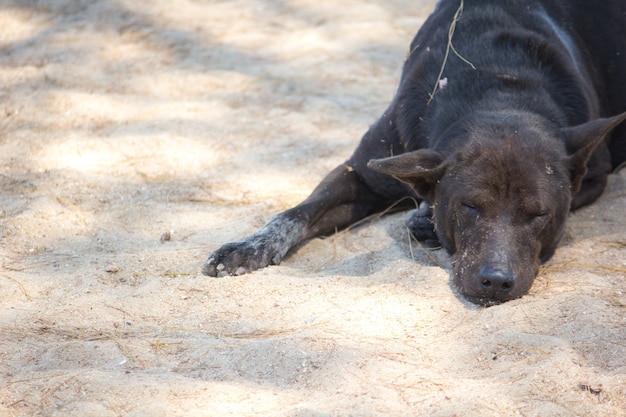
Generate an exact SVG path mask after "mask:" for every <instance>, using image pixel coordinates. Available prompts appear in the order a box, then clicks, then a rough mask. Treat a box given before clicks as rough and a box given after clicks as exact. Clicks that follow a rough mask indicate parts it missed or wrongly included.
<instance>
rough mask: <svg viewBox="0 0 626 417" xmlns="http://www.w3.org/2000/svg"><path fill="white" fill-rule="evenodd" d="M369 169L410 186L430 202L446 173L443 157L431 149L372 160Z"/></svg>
mask: <svg viewBox="0 0 626 417" xmlns="http://www.w3.org/2000/svg"><path fill="white" fill-rule="evenodd" d="M367 167H368V168H369V169H371V170H374V171H377V172H380V173H383V174H387V175H391V176H393V177H394V178H396V179H398V180H400V181H402V182H405V183H407V184H409V185H410V186H411V187H412V188H413V189H414V190H415V192H417V194H418V195H419V196H420V197H422V198H425V199H428V200H433V198H434V192H435V185H436V183H437V181H438V180H439V179H440V178H441V177H442V176H443V174H444V172H445V164H444V163H443V161H442V158H441V155H439V154H438V153H437V152H435V151H433V150H430V149H420V150H418V151H414V152H407V153H403V154H400V155H398V156H390V157H389V158H382V159H372V160H371V161H369V162H368V163H367Z"/></svg>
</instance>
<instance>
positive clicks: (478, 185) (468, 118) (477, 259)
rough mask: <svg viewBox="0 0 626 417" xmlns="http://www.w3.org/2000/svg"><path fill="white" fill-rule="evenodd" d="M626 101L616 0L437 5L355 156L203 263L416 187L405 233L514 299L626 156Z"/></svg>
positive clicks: (242, 262) (625, 6)
mask: <svg viewBox="0 0 626 417" xmlns="http://www.w3.org/2000/svg"><path fill="white" fill-rule="evenodd" d="M461 5H463V7H462V9H461V7H460V6H461ZM449 33H453V36H452V39H451V42H449ZM446 54H447V57H446ZM625 111H626V2H624V1H622V0H620V1H617V0H606V1H603V2H591V1H588V0H587V1H583V0H570V1H567V2H565V1H560V0H530V1H517V0H509V1H501V0H465V1H464V2H461V1H460V0H442V1H440V2H439V4H438V5H437V8H436V9H435V11H434V12H433V14H432V15H431V16H430V17H429V18H428V20H427V21H426V22H425V23H424V25H423V27H422V28H421V29H420V31H419V32H418V34H417V36H416V37H415V39H414V40H413V42H412V43H411V47H410V52H409V55H408V57H407V60H406V62H405V64H404V69H403V73H402V78H401V82H400V85H399V88H398V91H397V94H396V96H395V97H394V99H393V101H392V103H391V104H390V106H389V108H388V109H387V111H386V112H385V113H384V114H383V115H382V117H381V118H380V119H379V120H378V121H377V122H376V123H375V124H374V125H373V126H372V127H371V128H370V129H369V130H368V132H367V133H366V134H365V135H364V136H363V138H362V140H361V142H360V144H359V146H358V147H357V149H356V150H355V152H354V154H353V155H352V157H351V158H350V159H348V161H347V162H346V163H345V164H344V165H341V166H339V167H337V168H336V169H335V170H334V171H333V172H331V173H330V174H329V175H328V176H327V177H326V179H324V181H322V183H321V184H320V185H319V186H318V187H317V188H316V189H315V190H314V191H313V193H312V194H311V196H310V197H309V198H308V199H307V200H305V201H304V202H303V203H301V204H300V205H298V206H296V207H294V208H293V209H290V210H288V211H286V212H283V213H281V214H279V215H277V216H276V217H275V218H274V219H273V220H272V221H271V222H270V224H269V225H268V226H266V228H264V229H263V230H261V231H259V232H258V233H256V234H255V235H253V236H251V237H248V238H246V239H243V240H241V241H239V242H235V243H231V244H228V245H225V246H223V247H222V248H220V249H218V250H217V251H216V252H214V253H213V254H212V255H210V256H209V259H208V261H207V263H206V264H205V266H204V269H203V271H204V273H206V274H207V275H211V276H218V275H224V274H240V273H245V272H249V271H251V270H254V269H257V268H260V267H263V266H266V265H268V264H270V263H273V264H276V263H279V262H280V261H281V259H282V257H283V256H284V255H285V254H286V253H287V251H288V250H289V249H290V248H291V247H293V246H294V245H296V244H297V243H299V242H301V241H302V240H304V239H307V238H310V237H313V236H317V235H320V234H326V233H331V232H333V231H335V230H336V229H338V228H343V227H346V226H348V225H350V224H351V223H353V222H355V221H357V220H359V219H361V218H363V217H365V216H367V215H369V214H372V213H374V212H377V211H380V210H382V209H383V208H385V207H387V206H388V205H390V204H392V203H393V202H395V201H397V200H398V199H399V198H402V197H405V196H411V197H413V198H415V199H417V200H419V201H422V200H423V202H424V203H423V204H422V207H421V209H420V210H418V211H416V212H415V214H414V216H413V218H412V219H411V220H409V222H408V223H409V224H408V225H409V228H410V230H411V231H412V232H413V233H414V234H415V235H416V236H417V237H418V238H420V239H422V240H428V241H433V240H435V239H438V240H439V241H440V243H441V244H442V245H443V246H444V247H445V248H446V249H447V250H448V252H449V253H450V254H451V255H452V256H453V264H454V280H455V283H456V284H457V285H458V287H459V288H460V289H461V291H462V292H463V293H464V294H465V295H466V296H467V297H468V298H469V299H471V300H473V301H476V302H479V303H484V304H490V303H493V302H499V301H506V300H509V299H512V298H516V297H520V296H522V295H524V294H525V293H526V292H527V291H528V289H529V288H530V286H531V285H532V282H533V280H534V277H535V275H536V272H537V269H538V267H539V264H540V262H544V261H546V260H547V259H549V258H550V256H552V254H553V253H554V251H555V249H556V246H557V244H558V241H559V239H560V237H561V234H562V231H563V227H564V223H565V219H566V217H567V213H568V211H569V210H570V209H576V208H578V207H581V206H583V205H585V204H589V203H591V202H593V201H594V200H595V199H597V198H598V197H599V196H600V194H601V193H602V191H603V189H604V186H605V184H606V180H607V175H608V174H609V173H610V172H611V170H612V169H614V168H615V167H617V166H618V165H620V164H622V163H623V162H624V161H625V160H626V128H625V127H624V126H620V123H621V121H622V120H624V119H625V118H626V114H623V113H624V112H625ZM615 115H617V116H615ZM612 116H615V117H612ZM611 132H612V134H611ZM431 216H432V218H431ZM433 225H434V228H433Z"/></svg>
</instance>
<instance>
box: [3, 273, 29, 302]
mask: <svg viewBox="0 0 626 417" xmlns="http://www.w3.org/2000/svg"><path fill="white" fill-rule="evenodd" d="M1 275H2V276H3V277H5V278H6V279H8V280H9V281H13V282H15V283H16V284H17V285H19V287H20V289H21V290H22V292H23V293H24V295H25V296H26V298H28V301H32V299H33V298H32V297H31V296H30V294H29V292H28V290H27V289H26V287H24V285H23V284H22V283H21V282H19V281H18V280H16V279H15V278H13V277H11V276H9V275H7V274H1Z"/></svg>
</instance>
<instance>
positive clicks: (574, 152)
mask: <svg viewBox="0 0 626 417" xmlns="http://www.w3.org/2000/svg"><path fill="white" fill-rule="evenodd" d="M624 120H626V112H625V113H622V114H618V115H617V116H613V117H608V118H602V119H596V120H592V121H590V122H587V123H583V124H581V125H578V126H572V127H566V128H563V129H561V138H562V139H563V142H564V143H565V148H566V150H567V153H568V154H569V156H568V157H567V158H565V161H564V162H565V164H566V166H567V167H569V170H570V175H571V184H572V194H575V193H577V192H578V190H579V189H580V184H581V182H582V180H583V177H584V176H585V174H586V173H587V160H588V159H589V157H590V156H591V153H592V152H593V150H594V149H595V148H596V146H598V145H599V144H600V143H602V141H603V140H604V137H605V136H606V135H607V134H608V133H609V132H610V131H611V130H613V129H614V128H615V127H617V125H619V124H620V123H621V122H623V121H624Z"/></svg>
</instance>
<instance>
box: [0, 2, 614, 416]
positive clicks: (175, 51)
mask: <svg viewBox="0 0 626 417" xmlns="http://www.w3.org/2000/svg"><path fill="white" fill-rule="evenodd" d="M433 3H434V2H433V1H403V0H391V1H390V0H384V1H383V0H343V1H341V2H336V1H325V0H261V1H250V0H212V1H201V0H182V1H177V2H171V1H166V0H152V1H149V2H138V1H130V0H15V1H2V2H0V27H2V28H3V29H2V31H1V33H0V48H1V51H2V53H1V54H0V103H1V107H0V111H3V112H0V120H1V122H0V150H1V152H0V158H1V160H2V164H1V165H0V169H1V170H2V171H1V175H0V187H1V188H0V214H1V216H0V238H1V240H0V250H1V253H2V257H1V262H2V264H1V268H0V416H2V417H5V416H82V417H90V416H94V417H95V416H98V417H100V416H102V417H108V416H133V417H139V416H150V417H152V416H157V417H158V416H237V417H242V416H284V417H327V416H489V415H493V416H591V415H593V416H619V415H626V330H625V329H626V326H625V325H626V294H625V291H626V285H625V283H626V222H625V221H624V219H625V218H626V191H625V190H626V172H622V173H621V174H618V175H614V176H612V178H611V181H610V184H609V188H608V190H607V192H606V193H605V194H604V195H603V197H602V198H601V200H600V201H599V202H598V203H597V204H595V205H593V206H591V207H589V208H585V209H583V210H580V211H579V212H577V213H575V214H573V215H572V216H571V218H570V219H569V223H568V231H567V237H566V239H564V241H563V243H562V245H561V247H560V249H559V250H558V251H557V253H556V255H555V257H554V258H553V260H552V261H550V263H549V264H547V265H546V266H545V268H543V269H542V270H541V273H540V275H539V277H538V278H537V280H536V282H535V284H534V286H533V288H532V291H531V293H530V294H529V295H527V296H525V297H523V298H521V299H519V300H515V301H512V302H508V303H505V304H503V305H499V306H495V307H491V308H487V309H484V308H480V307H477V306H475V305H472V304H471V303H468V302H467V301H465V300H464V299H463V298H462V297H460V296H459V295H458V293H457V292H456V290H455V289H454V288H453V286H452V284H451V276H450V272H451V271H450V260H449V257H448V256H447V255H446V253H444V252H443V251H441V250H439V251H427V250H424V249H422V248H420V247H419V246H418V245H417V244H415V243H414V242H413V243H412V242H410V240H409V239H408V234H407V231H406V228H405V227H404V221H405V218H406V213H396V214H393V215H388V216H384V217H382V218H377V219H372V220H371V221H368V222H365V223H363V224H362V225H360V226H358V227H355V228H352V229H350V230H349V231H345V232H342V233H339V234H337V235H335V236H332V237H329V238H326V239H314V240H312V241H310V242H308V243H306V244H304V245H301V246H300V247H299V248H298V249H297V250H296V251H294V252H293V253H292V254H291V255H290V256H289V257H288V258H287V259H286V260H285V261H284V262H283V263H282V264H281V265H279V266H272V267H269V268H266V269H264V270H261V271H258V272H255V273H252V274H249V275H245V276H241V277H232V278H221V279H214V278H208V277H205V276H203V275H201V274H200V269H201V266H202V263H203V262H204V261H205V259H206V258H207V256H208V255H209V253H210V252H211V251H212V250H214V249H216V248H218V247H219V246H220V245H221V244H223V243H226V242H229V241H232V240H236V239H239V238H242V237H244V236H246V235H247V234H249V233H252V232H253V231H255V230H256V229H257V228H259V227H261V226H262V225H263V224H264V223H265V222H266V221H267V220H269V219H270V218H271V216H272V215H273V214H275V213H277V212H279V211H281V210H284V209H286V208H289V207H290V206H293V205H294V204H297V203H298V202H299V201H301V200H302V199H304V198H305V197H306V196H307V195H308V194H309V192H310V191H311V190H312V189H313V187H314V186H315V185H316V184H317V182H318V181H319V180H320V179H321V178H322V177H323V176H324V175H325V174H326V173H327V172H328V171H330V170H331V169H332V168H333V167H334V166H336V165H337V164H340V163H341V162H343V161H344V160H345V159H346V158H347V157H348V156H349V155H350V153H351V151H352V149H353V148H354V147H355V146H356V144H357V143H358V140H359V139H360V136H361V135H362V134H363V133H364V132H365V130H366V129H367V127H368V126H369V125H370V124H371V123H373V122H374V121H375V120H376V119H377V117H378V116H379V115H380V114H381V113H382V111H383V110H384V109H385V107H386V106H387V104H388V103H389V101H390V99H391V97H392V96H393V94H394V91H395V88H396V86H397V83H398V79H399V75H400V69H401V65H402V62H403V59H404V56H405V54H406V52H407V50H408V45H409V42H410V40H411V39H412V36H413V35H414V33H415V32H416V30H417V29H418V28H419V27H420V25H421V24H422V23H423V21H424V19H425V18H426V16H427V15H428V13H429V12H430V10H431V9H432V6H433Z"/></svg>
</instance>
